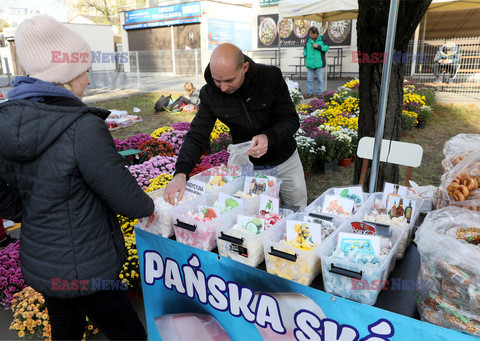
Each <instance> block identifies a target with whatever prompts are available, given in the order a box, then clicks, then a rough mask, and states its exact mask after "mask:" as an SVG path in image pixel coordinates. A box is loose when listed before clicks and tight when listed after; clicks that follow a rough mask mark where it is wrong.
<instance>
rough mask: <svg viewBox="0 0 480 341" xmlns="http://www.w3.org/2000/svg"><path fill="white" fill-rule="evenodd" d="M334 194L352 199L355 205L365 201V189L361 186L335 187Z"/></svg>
mask: <svg viewBox="0 0 480 341" xmlns="http://www.w3.org/2000/svg"><path fill="white" fill-rule="evenodd" d="M333 194H334V195H335V196H337V197H342V198H348V199H352V200H353V201H354V202H355V205H360V204H362V203H363V191H362V187H361V186H351V187H338V188H334V189H333Z"/></svg>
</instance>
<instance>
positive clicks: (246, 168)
mask: <svg viewBox="0 0 480 341" xmlns="http://www.w3.org/2000/svg"><path fill="white" fill-rule="evenodd" d="M251 147H252V141H247V142H243V143H237V144H231V145H229V146H228V148H227V152H228V153H229V154H230V156H229V157H228V169H232V168H236V169H238V173H239V175H246V174H252V173H253V163H252V162H251V161H250V159H249V157H248V155H247V152H248V151H249V150H250V148H251Z"/></svg>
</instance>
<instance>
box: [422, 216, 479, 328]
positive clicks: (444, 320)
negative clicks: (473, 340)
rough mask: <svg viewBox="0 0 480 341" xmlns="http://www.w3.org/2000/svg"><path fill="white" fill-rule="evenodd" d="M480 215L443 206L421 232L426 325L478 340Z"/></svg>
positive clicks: (424, 317) (423, 225) (426, 222)
mask: <svg viewBox="0 0 480 341" xmlns="http://www.w3.org/2000/svg"><path fill="white" fill-rule="evenodd" d="M479 222H480V213H477V212H472V211H470V210H466V209H463V208H459V207H454V206H450V207H445V208H442V209H440V210H437V211H433V212H431V213H429V214H428V215H427V217H426V219H425V221H424V222H423V224H422V225H421V226H420V228H419V229H418V232H417V236H416V238H415V241H416V242H417V245H418V250H419V253H420V262H421V266H420V271H419V274H418V281H419V282H422V283H423V284H424V285H422V286H421V287H419V288H418V289H417V303H418V308H419V311H420V314H421V317H422V319H423V320H426V321H428V322H431V323H434V324H437V325H440V326H443V327H446V328H452V329H456V330H459V331H462V332H467V333H470V334H473V335H477V336H480V318H479V316H480V246H479V242H480V223H479Z"/></svg>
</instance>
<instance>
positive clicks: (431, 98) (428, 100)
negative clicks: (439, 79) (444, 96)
mask: <svg viewBox="0 0 480 341" xmlns="http://www.w3.org/2000/svg"><path fill="white" fill-rule="evenodd" d="M414 92H415V93H416V94H417V95H420V96H425V105H428V106H429V107H432V108H433V106H434V105H435V104H436V103H437V98H436V97H435V92H434V91H433V90H432V89H429V88H422V87H416V88H415V91H414Z"/></svg>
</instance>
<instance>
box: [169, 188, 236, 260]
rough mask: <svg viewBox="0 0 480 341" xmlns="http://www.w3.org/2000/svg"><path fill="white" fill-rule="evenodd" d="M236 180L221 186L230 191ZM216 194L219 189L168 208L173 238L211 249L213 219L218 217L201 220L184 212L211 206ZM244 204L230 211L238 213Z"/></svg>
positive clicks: (213, 233)
mask: <svg viewBox="0 0 480 341" xmlns="http://www.w3.org/2000/svg"><path fill="white" fill-rule="evenodd" d="M236 182H238V181H237V180H236V179H235V180H234V181H232V182H230V183H228V184H225V185H224V186H222V188H224V190H226V191H227V192H231V188H234V187H235V186H236V185H235V183H236ZM218 195H219V191H213V192H209V193H207V194H205V195H202V196H199V197H197V198H195V199H193V200H190V201H188V202H186V203H184V204H181V205H178V206H175V207H172V208H171V209H170V213H171V215H172V219H173V229H174V231H175V238H176V239H177V241H178V242H180V243H183V244H187V245H190V246H193V247H196V248H198V249H202V250H206V251H211V250H212V249H213V248H215V247H216V246H217V242H216V237H215V221H216V220H217V219H219V218H216V219H213V220H211V221H206V222H202V221H198V220H195V219H193V218H189V217H187V216H185V214H186V213H187V212H188V211H192V212H194V213H196V212H198V206H199V205H205V206H210V207H213V206H214V203H215V201H217V200H218ZM244 206H245V204H242V205H240V206H238V207H235V208H234V209H232V210H231V211H230V212H234V214H238V210H242V211H243V210H244ZM235 212H236V213H235Z"/></svg>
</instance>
